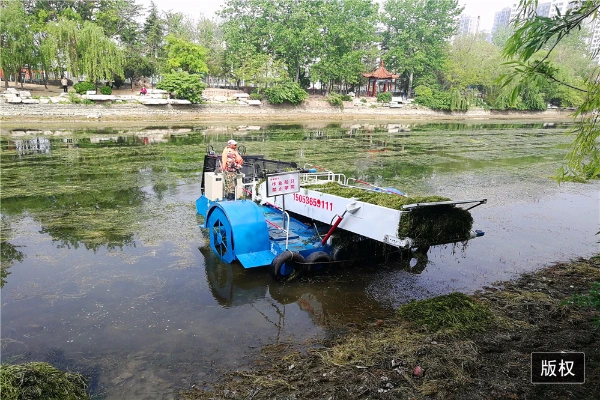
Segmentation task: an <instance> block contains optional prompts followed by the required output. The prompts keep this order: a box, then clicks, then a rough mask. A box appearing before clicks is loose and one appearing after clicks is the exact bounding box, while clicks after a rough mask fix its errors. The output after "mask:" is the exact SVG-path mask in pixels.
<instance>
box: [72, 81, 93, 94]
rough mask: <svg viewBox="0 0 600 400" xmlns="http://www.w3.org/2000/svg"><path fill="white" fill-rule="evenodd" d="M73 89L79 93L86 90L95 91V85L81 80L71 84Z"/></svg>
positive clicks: (83, 92)
mask: <svg viewBox="0 0 600 400" xmlns="http://www.w3.org/2000/svg"><path fill="white" fill-rule="evenodd" d="M73 89H75V91H76V92H77V93H79V94H85V93H86V92H87V91H91V90H93V91H96V85H94V84H93V83H92V82H88V81H81V82H77V83H76V84H74V85H73Z"/></svg>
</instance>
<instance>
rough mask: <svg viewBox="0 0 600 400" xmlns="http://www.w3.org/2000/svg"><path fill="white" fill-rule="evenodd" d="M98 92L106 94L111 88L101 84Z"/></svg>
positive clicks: (110, 92) (109, 92)
mask: <svg viewBox="0 0 600 400" xmlns="http://www.w3.org/2000/svg"><path fill="white" fill-rule="evenodd" d="M100 93H102V94H106V95H109V94H112V88H111V87H110V86H102V87H101V88H100Z"/></svg>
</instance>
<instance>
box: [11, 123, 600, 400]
mask: <svg viewBox="0 0 600 400" xmlns="http://www.w3.org/2000/svg"><path fill="white" fill-rule="evenodd" d="M567 130H568V125H562V124H543V123H539V124H537V123H533V124H518V123H515V124H507V123H506V122H503V123H492V122H490V123H486V124H423V123H421V124H416V125H415V124H413V125H387V124H386V125H365V124H355V125H352V123H349V124H336V125H328V126H324V125H323V126H319V125H314V126H298V125H293V126H290V125H271V126H260V127H258V126H242V127H231V126H227V125H221V126H201V125H198V126H185V127H181V126H165V127H151V128H143V129H130V130H118V129H104V130H93V129H92V130H90V129H87V130H77V129H75V130H68V131H67V130H49V131H43V130H33V129H25V128H24V129H20V130H6V129H5V130H3V131H2V132H1V151H2V154H1V166H2V174H1V184H2V187H1V189H2V193H1V200H2V203H1V214H2V266H3V281H5V284H4V287H3V289H2V316H1V317H2V320H1V322H2V327H1V338H2V362H24V361H31V360H42V361H49V362H52V363H54V364H55V365H56V366H58V367H60V368H64V369H66V368H69V369H72V370H77V371H82V372H84V373H86V374H87V375H89V376H91V378H92V380H91V384H92V390H93V394H94V396H95V397H97V398H107V399H122V398H127V399H169V398H174V397H175V395H176V393H177V390H179V389H181V388H189V387H191V386H192V385H194V384H198V383H199V382H203V381H209V380H210V379H211V378H213V377H214V376H215V375H217V374H218V373H219V371H221V370H223V369H226V368H244V367H245V366H247V365H249V362H250V360H252V357H253V356H255V355H257V353H258V351H259V349H260V347H261V346H262V345H268V344H276V343H281V342H288V343H292V344H293V343H298V344H302V343H304V342H305V341H306V340H307V339H311V338H319V337H322V336H324V335H327V334H329V333H331V332H332V331H335V330H337V329H339V328H340V327H341V328H343V327H345V326H360V325H361V324H367V323H372V322H373V321H374V320H375V319H379V318H386V316H388V315H390V313H392V312H393V310H394V308H395V307H397V306H398V305H400V304H402V303H404V302H406V301H409V300H411V299H421V298H426V297H431V296H436V295H439V294H444V293H449V292H452V291H463V292H472V291H474V290H476V289H479V288H481V287H483V286H486V285H491V284H493V282H495V281H498V280H501V279H507V278H510V277H512V276H514V275H516V274H518V273H521V272H524V271H531V270H534V269H536V268H539V267H542V266H543V265H547V264H549V263H552V262H554V261H567V260H570V259H573V258H575V257H578V256H590V255H592V254H594V253H596V252H597V251H598V246H597V243H596V241H597V237H596V236H595V233H596V232H597V231H598V216H599V215H600V213H599V203H598V193H599V191H598V189H599V188H600V185H599V184H598V183H593V184H587V185H584V184H574V183H567V184H563V185H561V186H558V185H557V184H556V183H555V182H554V181H553V180H551V179H550V176H551V175H552V174H553V173H554V171H555V170H556V168H557V167H558V166H559V165H560V163H561V160H562V157H563V155H564V154H565V153H566V150H567V147H568V144H569V142H570V138H569V137H568V136H566V135H565V132H566V131H567ZM232 137H233V138H235V139H236V140H238V141H239V142H240V143H241V144H242V145H243V146H245V147H246V151H247V153H248V154H263V155H265V157H266V158H270V159H281V160H291V161H296V162H298V164H299V165H304V164H311V165H318V166H323V167H326V168H328V169H331V170H334V171H336V172H342V173H344V174H346V175H347V176H352V177H356V178H359V179H362V180H366V181H369V182H372V183H374V184H377V185H384V186H393V187H396V188H399V189H400V190H402V191H404V192H406V193H408V194H415V195H433V194H436V195H442V196H446V197H450V198H452V199H456V200H459V199H478V198H487V199H488V203H487V204H486V205H483V206H480V207H478V208H475V209H474V210H472V215H473V217H474V219H475V224H474V228H475V229H481V230H484V231H485V232H486V234H485V236H484V237H482V238H478V239H475V240H473V241H471V242H470V243H469V245H468V246H467V247H466V248H464V249H463V248H462V247H460V248H454V247H452V246H441V247H433V248H431V250H430V251H429V261H428V263H427V264H426V265H425V266H424V268H423V267H420V268H411V265H410V264H409V263H408V262H406V261H391V262H387V263H385V262H384V263H377V262H374V261H373V260H370V259H369V257H368V255H366V258H365V260H364V263H361V264H363V265H361V266H359V267H352V268H347V269H343V270H341V269H340V270H337V271H334V272H333V273H332V274H331V275H327V276H321V277H314V278H311V279H307V280H302V281H299V282H294V283H292V284H289V285H286V286H282V285H280V284H276V283H274V282H273V281H272V280H271V278H270V277H269V275H268V273H267V272H266V271H265V270H262V269H254V270H244V269H243V268H242V267H241V266H239V265H224V264H222V263H220V262H219V261H218V260H217V259H216V258H215V257H214V256H213V255H212V254H211V252H210V251H209V250H208V246H207V240H206V239H205V238H204V237H203V235H202V232H201V230H200V229H199V227H198V224H199V223H200V222H201V221H200V220H199V219H198V217H197V216H196V214H195V208H194V202H195V200H196V198H197V197H198V196H199V195H200V178H201V172H202V161H203V156H204V154H205V153H206V151H207V149H215V150H216V151H218V152H220V151H221V149H222V148H223V147H224V145H225V143H226V141H227V140H228V139H230V138H232ZM413 267H414V266H413Z"/></svg>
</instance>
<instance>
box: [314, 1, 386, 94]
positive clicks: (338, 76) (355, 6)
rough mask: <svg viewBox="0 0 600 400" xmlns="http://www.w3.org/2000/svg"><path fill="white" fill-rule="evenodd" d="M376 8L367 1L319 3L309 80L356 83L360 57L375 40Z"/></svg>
mask: <svg viewBox="0 0 600 400" xmlns="http://www.w3.org/2000/svg"><path fill="white" fill-rule="evenodd" d="M377 10H378V7H377V5H376V4H374V3H373V2H372V1H371V0H332V1H328V2H323V3H322V6H321V11H320V14H321V21H322V24H323V28H322V30H321V33H320V43H321V44H320V45H319V50H318V52H316V54H317V55H318V56H319V61H317V62H316V63H315V64H314V65H313V66H311V67H310V71H311V80H313V81H321V82H324V83H330V85H333V83H340V84H341V83H346V84H350V85H355V84H357V83H359V77H360V73H361V72H364V71H365V65H364V63H363V58H364V57H365V56H366V55H367V52H368V50H369V49H370V47H371V43H373V42H374V40H375V25H376V21H377V17H378V14H377Z"/></svg>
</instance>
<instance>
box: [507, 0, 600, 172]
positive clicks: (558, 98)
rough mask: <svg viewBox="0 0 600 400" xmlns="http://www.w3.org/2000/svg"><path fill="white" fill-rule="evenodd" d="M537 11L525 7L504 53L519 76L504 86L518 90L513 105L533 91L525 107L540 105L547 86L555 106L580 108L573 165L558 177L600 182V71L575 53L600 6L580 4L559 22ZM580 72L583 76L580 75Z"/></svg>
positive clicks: (527, 2)
mask: <svg viewBox="0 0 600 400" xmlns="http://www.w3.org/2000/svg"><path fill="white" fill-rule="evenodd" d="M536 7H537V1H534V0H521V1H520V3H519V10H520V13H519V15H518V19H517V21H516V25H515V32H514V34H513V35H512V36H511V37H510V38H509V39H508V41H507V42H506V47H505V49H504V54H505V56H506V57H507V58H509V59H512V58H513V57H516V60H514V61H512V62H511V65H512V66H513V67H514V71H515V72H511V73H507V74H506V75H505V76H504V81H503V84H504V86H505V87H512V89H513V90H512V93H511V94H512V95H511V98H510V100H511V101H512V102H517V101H518V97H519V94H520V93H522V92H526V93H527V92H529V95H528V97H527V100H526V102H527V104H526V105H525V106H526V107H528V108H529V107H535V106H536V105H538V103H539V102H540V101H541V99H542V98H543V95H542V93H541V92H542V90H543V88H545V87H548V88H553V89H554V90H551V91H550V93H552V94H551V96H552V101H554V102H561V103H562V102H563V101H565V103H567V104H568V103H570V104H572V105H575V106H576V107H577V109H576V110H575V113H574V116H575V118H576V119H578V122H579V123H578V124H576V126H575V128H574V131H573V133H574V134H575V140H574V142H573V146H572V150H571V152H570V153H569V154H568V156H567V165H566V166H564V167H563V168H561V169H560V171H559V172H558V176H557V178H558V180H559V181H560V180H565V179H574V178H584V179H593V178H598V176H600V153H599V151H598V146H597V142H598V136H599V135H600V129H598V110H599V109H600V74H599V71H598V69H597V68H596V69H593V70H592V69H591V68H589V64H586V63H580V62H577V60H581V56H580V55H578V53H576V52H572V51H569V49H573V47H574V46H576V45H577V42H578V41H581V36H578V35H577V33H578V32H580V31H581V29H582V28H585V25H584V24H585V23H586V22H585V21H590V20H591V21H592V22H596V21H597V19H598V11H599V10H600V1H599V0H586V1H583V2H580V3H578V4H574V7H572V8H570V9H569V10H568V11H566V12H565V13H564V14H560V13H559V14H557V15H556V16H554V17H553V18H542V17H539V16H537V14H536ZM558 57H560V58H558ZM574 60H575V62H576V63H577V64H575V63H573V61H574ZM586 66H588V67H587V68H586ZM577 70H579V72H575V71H577ZM574 93H576V94H574ZM579 96H580V97H579ZM578 97H579V98H578Z"/></svg>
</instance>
